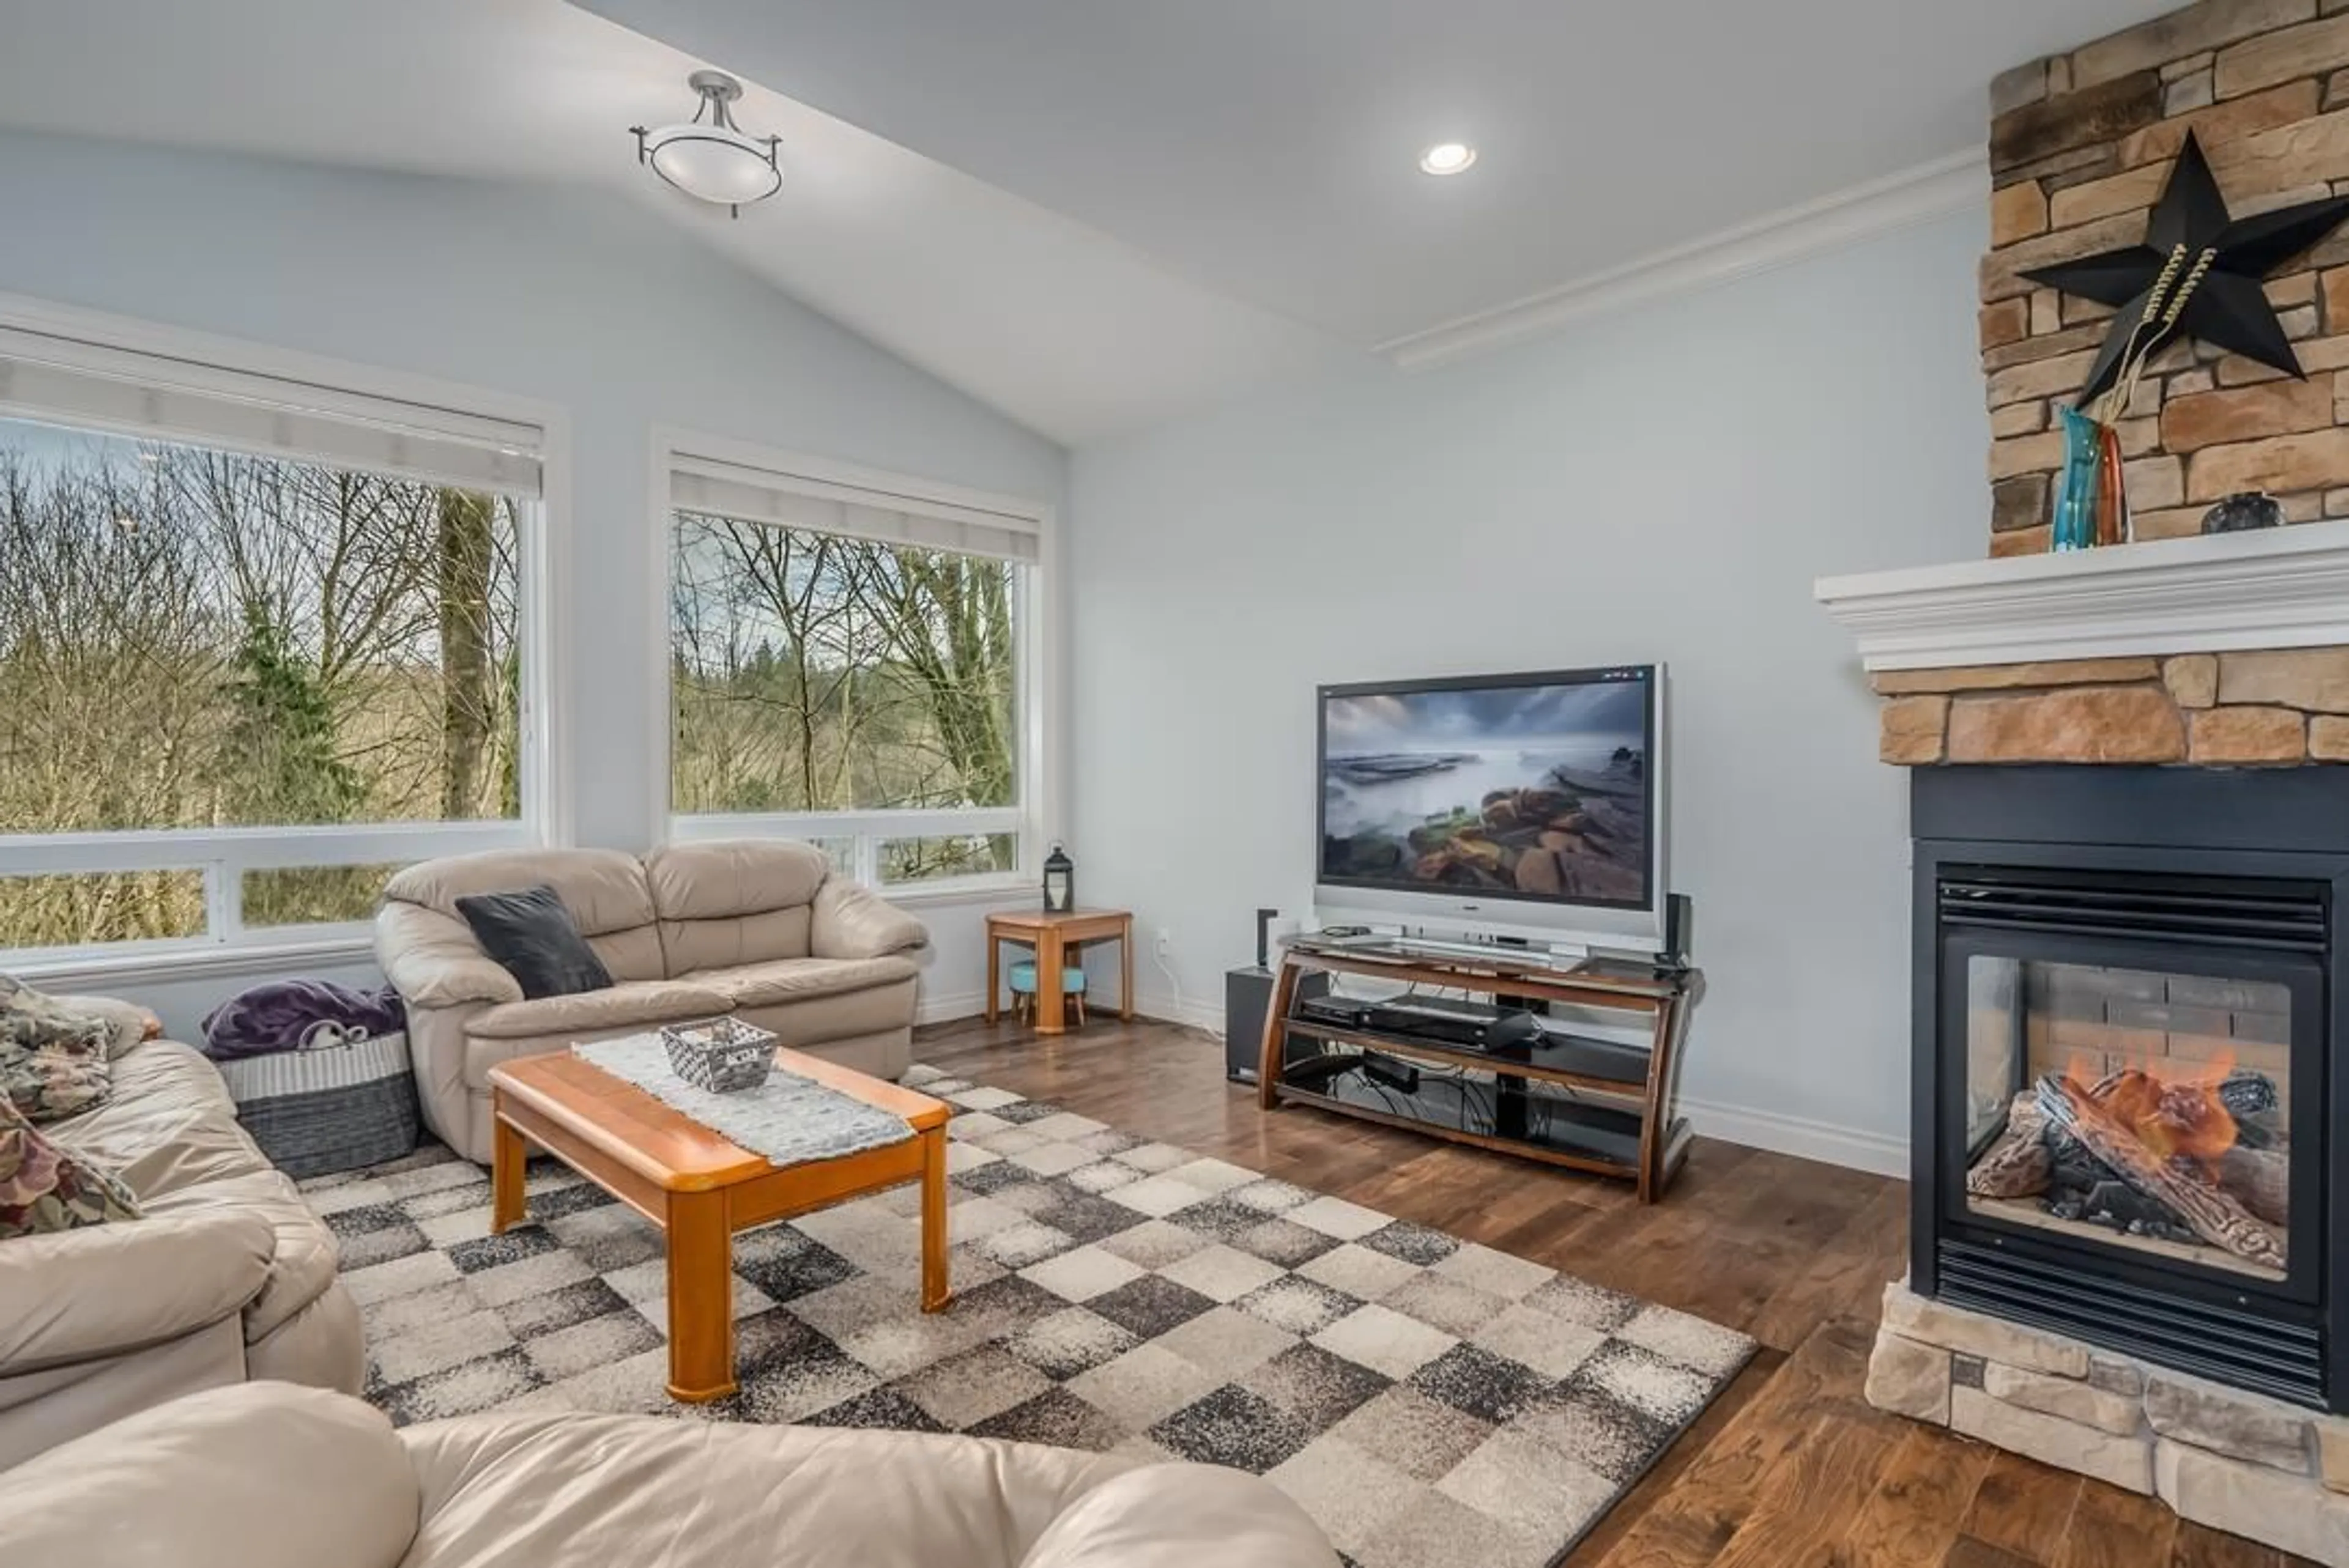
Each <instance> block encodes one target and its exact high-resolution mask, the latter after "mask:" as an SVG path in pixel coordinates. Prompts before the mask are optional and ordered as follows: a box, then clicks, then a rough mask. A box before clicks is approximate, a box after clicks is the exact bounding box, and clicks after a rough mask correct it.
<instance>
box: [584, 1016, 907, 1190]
mask: <svg viewBox="0 0 2349 1568" xmlns="http://www.w3.org/2000/svg"><path fill="white" fill-rule="evenodd" d="M571 1048H572V1050H573V1051H574V1052H575V1053H576V1054H577V1055H578V1056H579V1057H580V1059H582V1060H583V1061H585V1062H587V1063H589V1064H591V1065H592V1066H595V1067H598V1068H603V1069H604V1070H605V1072H607V1073H610V1074H611V1075H612V1076H613V1077H614V1078H624V1079H626V1081H627V1082H629V1083H632V1084H634V1085H636V1087H637V1088H640V1089H643V1090H644V1091H645V1092H646V1093H647V1094H649V1095H651V1096H652V1097H653V1098H654V1099H657V1100H659V1101H661V1102H662V1103H663V1104H665V1105H668V1106H672V1107H674V1108H675V1109H678V1110H681V1111H683V1112H684V1113H685V1114H686V1115H688V1116H689V1117H691V1118H692V1119H694V1120H696V1121H698V1122H699V1123H700V1124H701V1125H702V1126H704V1127H706V1128H708V1129H709V1130H710V1131H712V1132H715V1133H717V1134H718V1135H719V1137H721V1138H723V1139H725V1140H727V1141H728V1142H730V1143H733V1144H736V1145H739V1146H740V1147H741V1148H744V1149H747V1150H750V1151H751V1152H752V1153H754V1154H763V1155H765V1156H766V1157H767V1158H768V1159H769V1160H771V1161H773V1162H774V1163H776V1164H777V1165H802V1164H805V1163H807V1162H808V1161H814V1160H836V1159H838V1158H839V1157H840V1156H841V1155H843V1154H856V1153H860V1152H862V1151H863V1150H867V1149H878V1148H880V1147H881V1146H882V1145H884V1144H888V1143H902V1142H904V1141H905V1140H906V1139H908V1138H911V1137H913V1136H914V1130H913V1128H912V1127H911V1126H910V1125H908V1124H907V1122H906V1121H905V1118H903V1117H901V1116H893V1115H891V1114H890V1113H889V1112H887V1111H885V1110H882V1109H878V1108H877V1107H874V1106H870V1105H867V1104H865V1103H864V1101H863V1100H861V1099H855V1098H854V1096H851V1095H845V1094H843V1093H841V1092H840V1091H839V1090H838V1089H836V1088H827V1087H826V1086H824V1085H823V1084H820V1083H818V1082H816V1081H815V1080H814V1079H813V1078H802V1077H801V1076H800V1075H799V1074H798V1073H795V1072H792V1071H789V1070H788V1069H786V1068H782V1067H781V1066H780V1065H779V1066H777V1067H776V1068H775V1069H774V1071H772V1072H771V1073H769V1074H768V1075H767V1081H766V1082H765V1083H763V1084H761V1085H760V1086H759V1087H758V1088H754V1089H745V1090H743V1091H742V1092H740V1093H739V1094H712V1093H711V1092H710V1091H709V1090H708V1089H706V1088H695V1087H694V1086H693V1085H691V1084H689V1083H688V1082H686V1081H685V1080H684V1079H683V1078H679V1077H678V1076H677V1071H676V1069H675V1068H671V1067H670V1066H669V1065H668V1047H667V1046H665V1045H663V1044H662V1043H661V1037H659V1036H658V1035H630V1036H628V1037H626V1038H624V1039H617V1040H597V1041H595V1042H593V1043H592V1044H588V1045H582V1046H574V1047H571Z"/></svg>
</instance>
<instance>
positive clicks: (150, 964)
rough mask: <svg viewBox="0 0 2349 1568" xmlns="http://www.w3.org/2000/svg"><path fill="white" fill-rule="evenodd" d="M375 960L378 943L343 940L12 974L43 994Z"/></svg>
mask: <svg viewBox="0 0 2349 1568" xmlns="http://www.w3.org/2000/svg"><path fill="white" fill-rule="evenodd" d="M374 958H375V943H374V941H373V939H371V938H369V937H366V936H340V937H334V938H331V939H327V940H322V941H316V942H277V943H253V944H243V945H239V946H233V947H232V946H218V947H202V948H188V949H185V950H182V951H180V952H174V953H156V952H151V951H150V952H146V953H98V954H90V953H84V954H73V955H71V956H67V957H59V958H54V959H34V960H31V961H29V962H19V963H17V964H16V965H15V967H13V968H12V969H11V970H10V971H9V973H11V974H13V975H16V976H17V977H18V978H19V979H22V980H24V981H25V982H26V983H27V984H29V985H37V986H39V987H41V988H42V989H44V990H57V989H60V988H88V987H89V986H93V985H109V984H116V983H122V982H134V983H137V984H140V985H163V984H167V983H169V982H171V981H174V980H210V979H218V978H222V977H224V976H235V975H273V974H283V973H285V972H286V971H287V970H302V969H325V968H338V967H342V966H344V965H351V964H366V963H371V962H373V961H374Z"/></svg>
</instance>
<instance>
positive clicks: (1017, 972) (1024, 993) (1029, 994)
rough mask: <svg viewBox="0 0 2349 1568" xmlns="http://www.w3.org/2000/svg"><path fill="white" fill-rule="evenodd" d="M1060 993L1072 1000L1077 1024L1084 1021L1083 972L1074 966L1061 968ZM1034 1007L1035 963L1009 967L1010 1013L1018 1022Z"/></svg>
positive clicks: (1062, 966) (1027, 961)
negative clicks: (1075, 1010)
mask: <svg viewBox="0 0 2349 1568" xmlns="http://www.w3.org/2000/svg"><path fill="white" fill-rule="evenodd" d="M1061 995H1065V996H1068V997H1071V998H1072V999H1073V1000H1074V1001H1075V1003H1076V1007H1077V1023H1078V1026H1080V1027H1081V1026H1083V1024H1084V1021H1085V972H1084V971H1083V970H1082V969H1081V968H1079V967H1078V966H1077V965H1074V964H1067V965H1061ZM1034 1006H1036V961H1035V960H1034V959H1032V958H1031V959H1028V960H1025V961H1024V962H1021V963H1019V964H1014V965H1012V966H1011V1011H1012V1013H1013V1014H1014V1015H1015V1016H1017V1017H1018V1018H1019V1021H1020V1022H1022V1023H1026V1022H1027V1021H1028V1015H1029V1012H1030V1009H1031V1008H1033V1007H1034Z"/></svg>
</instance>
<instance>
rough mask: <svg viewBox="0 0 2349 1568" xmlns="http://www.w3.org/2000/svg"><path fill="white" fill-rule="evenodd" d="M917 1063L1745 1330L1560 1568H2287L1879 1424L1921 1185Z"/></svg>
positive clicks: (1215, 1062)
mask: <svg viewBox="0 0 2349 1568" xmlns="http://www.w3.org/2000/svg"><path fill="white" fill-rule="evenodd" d="M914 1049H915V1054H916V1056H917V1057H920V1058H921V1059H922V1060H924V1061H926V1062H929V1063H931V1064H933V1065H935V1066H936V1067H938V1068H942V1069H945V1070H948V1071H951V1072H953V1073H955V1074H957V1076H960V1077H967V1078H976V1079H978V1080H981V1081H983V1082H987V1083H991V1084H997V1085H1000V1086H1001V1087H1003V1088H1009V1089H1013V1090H1016V1091H1017V1092H1019V1093H1021V1094H1025V1095H1029V1096H1031V1097H1033V1098H1035V1099H1049V1100H1052V1101H1055V1102H1057V1103H1059V1104H1061V1105H1063V1106H1065V1107H1067V1108H1068V1109H1071V1110H1075V1111H1079V1112H1081V1113H1082V1114H1084V1115H1086V1116H1091V1117H1095V1118H1098V1119H1101V1120H1103V1121H1106V1122H1109V1123H1111V1124H1112V1126H1115V1127H1117V1128H1119V1129H1121V1130H1125V1131H1130V1132H1135V1133H1140V1134H1143V1135H1146V1136H1148V1137H1151V1138H1155V1139H1162V1140H1165V1141H1167V1142H1170V1143H1177V1144H1181V1145H1183V1146H1185V1147H1186V1148H1190V1149H1195V1150H1199V1151H1200V1152H1202V1153H1206V1154H1215V1155H1219V1156H1221V1157H1223V1158H1225V1159H1227V1160H1231V1161H1235V1162H1237V1163H1238V1164H1242V1165H1247V1166H1249V1167H1251V1168H1253V1169H1256V1170H1258V1171H1266V1172H1268V1174H1271V1175H1274V1176H1278V1177H1280V1178H1282V1179H1284V1180H1286V1181H1294V1182H1296V1183H1298V1184H1299V1186H1304V1187H1310V1188H1313V1189H1314V1190H1316V1191H1323V1192H1331V1193H1335V1194H1337V1195H1338V1196H1340V1197H1342V1198H1349V1199H1351V1200H1353V1201H1355V1202H1361V1203H1366V1204H1369V1205H1371V1206H1372V1207H1374V1208H1378V1209H1382V1210H1384V1211H1386V1212H1389V1213H1392V1214H1397V1215H1400V1216H1402V1217H1403V1218H1406V1219H1411V1220H1415V1221H1418V1222H1420V1223H1422V1224H1427V1225H1434V1226H1437V1227H1440V1228H1442V1229H1444V1230H1447V1231H1450V1232H1453V1233H1455V1234H1458V1235H1462V1236H1466V1237H1469V1238H1471V1239H1472V1240H1475V1241H1479V1242H1483V1243H1485V1244H1486V1245H1488V1246H1493V1247H1497V1248H1500V1249H1501V1250H1502V1251H1505V1252H1510V1253H1517V1254H1518V1255H1520V1256H1523V1257H1528V1258H1532V1259H1535V1260H1536V1261H1537V1262H1540V1263H1544V1264H1550V1265H1551V1266H1553V1267H1556V1268H1560V1269H1565V1270H1567V1271H1568V1272H1570V1273H1573V1274H1578V1275H1580V1276H1581V1277H1583V1278H1585V1279H1588V1280H1592V1281H1595V1282H1597V1283H1599V1284H1607V1285H1611V1286H1613V1287H1614V1288H1616V1289H1619V1290H1625V1291H1630V1292H1632V1293H1634V1294H1636V1295H1641V1296H1645V1297H1647V1298H1649V1299H1651V1300H1653V1301H1661V1302H1663V1303H1665V1304H1667V1305H1671V1306H1676V1307H1679V1308H1681V1309H1682V1310H1683V1311H1687V1312H1693V1313H1697V1314H1700V1315H1702V1316H1705V1317H1709V1318H1712V1319H1713V1320H1714V1321H1715V1322H1718V1323H1725V1324H1729V1325H1731V1326H1734V1327H1737V1328H1741V1329H1743V1330H1744V1331H1745V1332H1746V1333H1747V1334H1750V1335H1752V1336H1754V1338H1756V1339H1758V1340H1760V1341H1761V1343H1762V1346H1763V1349H1762V1352H1761V1354H1760V1355H1759V1356H1757V1357H1755V1358H1754V1361H1753V1363H1752V1364H1751V1365H1749V1366H1748V1367H1746V1369H1745V1371H1744V1373H1743V1374H1742V1375H1741V1376H1740V1377H1738V1379H1737V1381H1736V1382H1735V1383H1734V1384H1733V1385H1732V1386H1731V1387H1730V1388H1729V1390H1728V1392H1726V1393H1725V1394H1723V1396H1722V1398H1720V1399H1718V1400H1717V1401H1715V1402H1714V1404H1713V1408H1711V1409H1709V1410H1707V1411H1706V1412H1705V1414H1704V1415H1703V1417H1702V1418H1700V1419H1699V1420H1698V1422H1697V1424H1696V1425H1695V1426H1694V1427H1693V1428H1692V1429H1690V1431H1689V1432H1688V1433H1687V1435H1686V1436H1684V1437H1683V1438H1682V1439H1681V1441H1680V1442H1679V1443H1678V1444H1676V1445H1675V1446H1674V1447H1673V1449H1672V1450H1671V1452H1670V1453H1669V1454H1667V1455H1666V1456H1665V1457H1664V1459H1663V1460H1662V1461H1661V1463H1659V1464H1658V1465H1657V1466H1656V1468H1655V1469H1654V1470H1651V1472H1650V1473H1649V1474H1648V1475H1647V1476H1646V1478H1644V1479H1643V1480H1641V1481H1640V1485H1639V1486H1638V1487H1637V1488H1635V1489H1634V1490H1633V1491H1632V1492H1631V1493H1630V1496H1628V1497H1627V1498H1625V1499H1624V1501H1623V1502H1622V1503H1621V1505H1620V1506H1619V1507H1617V1508H1616V1509H1615V1510H1614V1511H1613V1512H1612V1513H1610V1514H1609V1516H1608V1517H1607V1519H1606V1520H1605V1521H1604V1522H1602V1523H1601V1524H1600V1526H1599V1529H1598V1530H1597V1531H1596V1532H1593V1533H1592V1535H1591V1536H1590V1537H1589V1538H1588V1539H1587V1540H1586V1541H1584V1542H1582V1544H1581V1545H1580V1546H1579V1547H1578V1549H1577V1550H1576V1551H1575V1552H1574V1553H1573V1554H1572V1555H1571V1556H1569V1557H1568V1559H1567V1563H1568V1564H1571V1565H1573V1568H1597V1565H1601V1564H1603V1565H1605V1568H1696V1565H1699V1564H1703V1565H1706V1568H1765V1565H1766V1568H1805V1565H1807V1564H1815V1563H1816V1564H1836V1565H1838V1568H1937V1565H1938V1568H2091V1565H2102V1564H2107V1563H2109V1564H2114V1565H2116V1568H2119V1565H2123V1564H2126V1565H2127V1568H2161V1565H2162V1564H2164V1563H2168V1564H2171V1565H2173V1568H2286V1564H2290V1563H2299V1562H2300V1561H2301V1560H2300V1559H2297V1558H2289V1557H2286V1556H2285V1555H2283V1554H2282V1553H2278V1552H2275V1551H2272V1550H2271V1549H2270V1548H2267V1547H2264V1546H2256V1545H2253V1544H2251V1542H2246V1541H2242V1540H2240V1539H2238V1538H2236V1537H2234V1536H2230V1535H2221V1534H2219V1533H2217V1532H2213V1531H2209V1530H2205V1529H2203V1528H2201V1527H2200V1526H2199V1525H2193V1524H2185V1523H2181V1522H2178V1520H2177V1519H2175V1518H2174V1517H2173V1516H2172V1515H2171V1514H2170V1513H2169V1511H2168V1510H2167V1509H2165V1508H2163V1507H2162V1506H2161V1504H2160V1503H2158V1501H2152V1500H2150V1499H2147V1498H2141V1497H2137V1496H2134V1495H2132V1494H2130V1493H2127V1492H2123V1491H2116V1490H2115V1489H2114V1488H2112V1487H2108V1486H2106V1485H2104V1484H2103V1483H2101V1482H2097V1481H2088V1480H2082V1479H2081V1478H2079V1477H2077V1476H2074V1475H2069V1474H2065V1473H2064V1472H2062V1471H2058V1470H2049V1469H2047V1468H2045V1467H2044V1466H2042V1465H2037V1464H2034V1463H2033V1462H2031V1461H2030V1460H2023V1459H2018V1458H2016V1457H2014V1456H2013V1455H2011V1454H2006V1453H2002V1452H2000V1451H1998V1450H1996V1449H1990V1448H1985V1447H1983V1446H1982V1445H1981V1444H1978V1443H1973V1442H1970V1441H1968V1440H1966V1439H1962V1438H1959V1437H1955V1436H1952V1435H1951V1434H1950V1433H1947V1432H1944V1431H1940V1430H1939V1429H1933V1428H1930V1427H1923V1426H1920V1425H1918V1424H1916V1423H1915V1422H1912V1421H1907V1420H1903V1419H1900V1418H1897V1417H1893V1416H1888V1415H1885V1414H1883V1413H1881V1412H1879V1411H1877V1410H1875V1409H1872V1408H1869V1407H1868V1403H1867V1402H1866V1401H1865V1400H1864V1399H1863V1398H1861V1397H1860V1386H1861V1383H1862V1381H1863V1379H1864V1377H1865V1376H1866V1373H1867V1367H1868V1347H1869V1346H1870V1344H1871V1343H1872V1342H1873V1340H1874V1337H1875V1331H1876V1319H1877V1312H1878V1302H1879V1301H1880V1299H1881V1296H1882V1294H1883V1290H1884V1285H1885V1282H1887V1281H1888V1280H1890V1279H1893V1278H1895V1277H1896V1276H1898V1275H1899V1273H1900V1272H1901V1268H1902V1266H1903V1255H1904V1251H1905V1248H1906V1245H1907V1202H1908V1192H1907V1189H1906V1187H1904V1186H1903V1185H1902V1184H1901V1183H1899V1182H1897V1181H1888V1180H1886V1179H1884V1178H1882V1177H1877V1176H1868V1175H1863V1174H1860V1173H1858V1172H1857V1171H1845V1170H1842V1169H1839V1168H1837V1167H1835V1166H1831V1165H1820V1164H1815V1163H1813V1162H1811V1161H1805V1160H1795V1159H1792V1158H1789V1157H1787V1156H1785V1155H1779V1154H1768V1153H1764V1152H1762V1151H1760V1150H1750V1149H1744V1148H1740V1147H1738V1146H1737V1145H1735V1144H1728V1143H1716V1142H1712V1141H1708V1140H1699V1142H1698V1144H1697V1146H1696V1150H1695V1151H1694V1153H1693V1154H1692V1155H1691V1157H1690V1160H1689V1164H1688V1168H1687V1169H1686V1170H1685V1171H1683V1172H1682V1175H1681V1178H1680V1180H1679V1181H1677V1182H1676V1183H1674V1185H1673V1187H1672V1190H1671V1193H1670V1194H1669V1195H1668V1196H1667V1197H1666V1198H1665V1200H1664V1202H1661V1203H1659V1204H1656V1205H1654V1206H1652V1207H1649V1208H1642V1207H1640V1205H1639V1204H1638V1203H1636V1202H1633V1200H1632V1197H1631V1190H1630V1186H1629V1185H1628V1184H1625V1183H1622V1182H1617V1181H1604V1180H1601V1179H1599V1178H1596V1177H1585V1176H1578V1175H1575V1174H1573V1173H1571V1172H1568V1171H1558V1170H1554V1169H1551V1168H1549V1167H1546V1166H1542V1165H1537V1164H1535V1163H1533V1162H1531V1161H1517V1160H1511V1159H1509V1158H1507V1157H1506V1156H1503V1155H1497V1154H1488V1153H1485V1152H1484V1151H1483V1150H1475V1149H1470V1148H1464V1147H1461V1146H1458V1145H1454V1144H1445V1143H1438V1142H1435V1141H1433V1140H1429V1139H1424V1138H1420V1137H1417V1136H1414V1135H1413V1134H1411V1133H1409V1132H1402V1131H1397V1130H1392V1129H1388V1128H1382V1127H1376V1126H1372V1125H1371V1124H1369V1123H1366V1122H1361V1121H1354V1120H1350V1119H1345V1118H1341V1117H1336V1116H1331V1115H1329V1114H1327V1113H1324V1112H1321V1111H1317V1110H1313V1109H1308V1108H1303V1107H1288V1108H1285V1109H1281V1110H1279V1111H1277V1112H1274V1113H1273V1114H1271V1115H1269V1116H1268V1115H1266V1114H1264V1113H1263V1112H1261V1111H1259V1110H1258V1109H1257V1105H1256V1096H1255V1092H1254V1091H1253V1090H1252V1089H1244V1088H1239V1087H1237V1086H1235V1085H1232V1084H1228V1083H1226V1081H1225V1080H1224V1077H1223V1048H1222V1046H1221V1043H1220V1042H1218V1041H1216V1040H1214V1039H1211V1038H1210V1037H1207V1036H1206V1035H1205V1034H1202V1033H1200V1032H1199V1031H1197V1030H1195V1029H1186V1028H1181V1027H1178V1026H1174V1025H1171V1024H1160V1023H1153V1022H1149V1021H1146V1020H1137V1021H1136V1022H1134V1023H1132V1024H1126V1025H1121V1024H1119V1023H1118V1022H1117V1021H1116V1020H1115V1019H1114V1018H1102V1017H1098V1016H1097V1017H1096V1019H1095V1020H1094V1022H1093V1023H1092V1024H1091V1025H1089V1026H1086V1027H1085V1028H1084V1029H1082V1030H1080V1031H1077V1032H1075V1033H1071V1034H1068V1035H1064V1036H1061V1037H1059V1038H1057V1039H1049V1040H1048V1039H1044V1038H1041V1037H1036V1036H1032V1035H1030V1034H1028V1033H1027V1032H1026V1031H1024V1030H1022V1029H1020V1028H1019V1027H1017V1026H1013V1025H1010V1024H1008V1023H1007V1024H999V1025H996V1026H988V1025H987V1024H984V1023H982V1022H980V1021H978V1020H977V1019H971V1020H968V1021H966V1022H962V1023H956V1024H946V1025H939V1026H934V1027H931V1028H926V1029H924V1030H921V1031H920V1032H919V1033H918V1034H917V1036H916V1040H915V1047H914Z"/></svg>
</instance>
